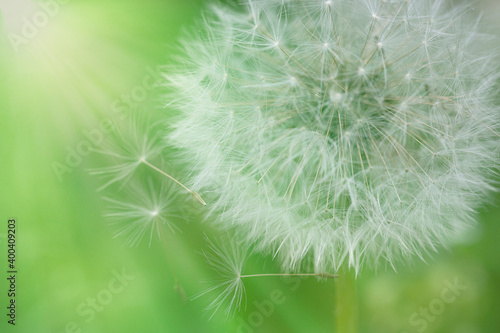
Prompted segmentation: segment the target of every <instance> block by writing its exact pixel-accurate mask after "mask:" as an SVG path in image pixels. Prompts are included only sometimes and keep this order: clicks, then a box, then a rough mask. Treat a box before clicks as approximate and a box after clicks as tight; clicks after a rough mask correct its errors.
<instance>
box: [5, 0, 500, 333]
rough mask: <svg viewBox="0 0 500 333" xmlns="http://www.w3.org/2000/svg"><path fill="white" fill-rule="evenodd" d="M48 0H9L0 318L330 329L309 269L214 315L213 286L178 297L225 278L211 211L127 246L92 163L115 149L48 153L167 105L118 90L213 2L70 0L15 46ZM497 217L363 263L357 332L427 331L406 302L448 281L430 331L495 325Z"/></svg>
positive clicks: (415, 303) (492, 214)
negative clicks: (60, 167)
mask: <svg viewBox="0 0 500 333" xmlns="http://www.w3.org/2000/svg"><path fill="white" fill-rule="evenodd" d="M42 2H44V3H47V1H42ZM40 3H41V2H39V3H36V2H35V3H33V2H32V1H29V0H20V1H17V0H16V1H14V0H12V1H11V0H4V1H2V2H1V3H0V9H1V11H2V27H1V29H2V36H3V37H2V38H3V39H2V40H1V41H0V50H1V52H0V219H1V223H0V263H1V264H0V277H1V281H3V282H2V283H0V288H1V289H0V294H1V297H0V302H1V303H0V309H2V310H1V311H0V314H1V316H0V318H2V319H1V323H0V331H1V332H22V333H24V332H37V333H38V332H39V333H45V332H54V333H55V332H57V333H60V332H72V330H67V328H68V327H71V325H72V324H71V322H74V323H75V324H76V325H77V327H78V329H80V330H81V332H92V333H97V332H333V327H334V322H333V295H334V288H333V282H332V281H326V282H318V281H316V280H314V279H304V280H298V279H292V280H290V279H289V280H286V279H277V278H262V279H260V280H258V279H254V280H248V283H247V284H246V290H247V299H246V304H247V306H246V309H245V310H243V311H241V312H240V313H237V314H236V316H235V317H234V318H233V319H230V320H226V317H225V315H224V313H218V314H216V315H215V316H214V317H213V318H212V319H211V320H209V317H210V315H211V313H208V312H206V311H204V308H205V307H206V306H207V305H208V304H209V303H210V302H211V300H212V299H213V298H214V297H216V295H217V294H215V293H213V294H207V295H206V296H204V297H201V298H198V299H196V300H192V301H189V300H188V301H187V302H184V301H183V299H182V297H181V295H180V294H179V292H178V291H177V290H175V288H174V285H175V281H174V280H175V278H174V276H177V278H178V280H179V283H180V284H181V285H182V287H183V289H184V291H185V293H186V295H187V297H188V298H190V297H192V296H194V295H196V294H198V293H200V292H201V291H203V290H204V289H206V288H208V287H210V283H205V282H204V281H210V280H212V279H216V278H217V274H215V273H214V272H212V271H211V270H210V268H209V267H208V266H207V264H206V262H205V260H204V258H203V256H202V255H200V254H199V252H200V251H201V250H202V249H204V248H206V242H205V239H204V233H207V234H209V235H213V234H214V231H213V230H211V229H210V227H209V224H207V223H202V221H201V218H200V216H199V215H196V214H195V215H194V218H192V219H191V221H190V222H189V223H185V224H182V225H180V228H181V229H182V232H177V233H175V234H173V235H172V234H169V235H167V236H166V237H165V238H164V239H163V244H162V243H160V242H159V241H156V242H155V241H153V243H152V245H151V247H148V244H147V242H143V244H142V246H139V247H137V248H127V247H125V246H123V243H124V239H121V238H113V236H114V234H115V232H116V230H115V229H114V227H113V226H110V225H109V223H108V221H107V220H106V219H105V218H103V213H104V212H105V206H106V203H105V201H103V199H102V193H100V192H97V190H96V189H97V188H98V187H99V186H100V185H102V182H101V181H100V180H99V179H98V178H96V177H94V176H91V175H89V171H88V170H89V168H93V167H96V166H101V165H103V164H105V163H106V159H105V158H104V157H102V156H101V155H99V154H97V153H90V154H88V155H87V156H83V158H82V159H81V161H76V162H75V166H74V167H71V168H70V169H71V171H68V172H65V173H63V174H61V175H60V177H58V176H57V174H56V172H55V171H54V162H56V163H61V164H67V161H66V159H67V157H68V154H69V150H68V149H70V150H71V149H77V147H78V146H79V145H80V144H81V143H82V142H83V141H85V140H87V139H86V136H85V134H84V132H83V131H92V130H94V129H98V128H99V124H100V123H101V122H102V121H103V120H106V119H115V118H116V117H117V116H119V115H121V114H122V113H116V112H114V108H118V107H121V108H122V109H124V111H123V110H122V111H123V112H124V113H123V114H126V115H130V112H135V111H137V110H147V113H150V114H151V117H152V118H155V117H158V116H160V117H168V116H169V110H168V109H163V108H162V100H161V89H158V90H152V91H147V95H145V96H142V95H136V98H135V100H134V103H135V104H136V105H135V106H134V107H133V108H128V107H126V106H125V103H124V100H125V99H126V98H127V97H126V96H127V95H128V96H130V95H132V94H134V93H136V94H139V93H140V89H139V88H138V87H142V86H143V85H144V79H147V78H148V77H150V75H151V72H154V71H155V69H156V68H157V66H158V65H164V64H168V61H169V58H170V57H169V54H168V52H170V51H169V50H172V49H174V45H175V41H176V40H177V39H178V37H179V35H180V34H181V31H182V30H183V28H187V27H189V26H190V25H191V24H192V23H193V22H194V21H195V20H196V18H198V17H199V16H200V11H201V9H202V8H203V6H204V2H203V1H192V0H189V1H179V0H168V1H155V0H147V1H142V2H138V1H132V0H100V1H97V0H89V1H78V0H70V1H67V3H65V4H62V2H61V4H60V5H59V7H53V9H54V8H56V9H54V12H52V13H53V15H48V17H49V18H48V20H47V21H46V22H44V21H43V20H42V21H40V22H41V23H40V22H38V23H39V26H38V27H37V28H36V29H35V31H32V35H33V36H29V38H25V37H23V38H25V39H23V40H22V42H19V40H17V41H18V42H19V44H18V45H17V46H18V47H17V48H16V47H13V45H12V38H13V37H12V36H13V35H12V33H16V34H17V35H19V36H23V32H22V29H23V27H25V23H23V22H25V21H23V18H26V19H28V21H30V20H31V21H33V18H34V17H35V16H36V15H39V16H40V11H41V10H43V9H41V7H40ZM479 5H480V6H484V8H492V9H491V10H493V9H494V8H497V9H498V5H496V4H495V1H493V2H491V5H492V7H488V5H489V4H488V3H487V1H482V2H480V3H479ZM494 5H496V7H493V6H494ZM488 14H489V15H488V16H489V17H493V16H492V14H490V13H488ZM39 19H43V17H39ZM23 24H24V25H23ZM9 34H10V35H9ZM125 109H126V110H125ZM129 109H130V110H129ZM112 134H113V133H110V134H109V137H112V136H113V135H112ZM96 148H97V149H99V148H101V147H99V146H98V147H96ZM167 153H168V152H167ZM167 163H168V161H167ZM141 172H142V171H141V170H139V173H141ZM173 172H174V173H176V174H179V175H182V170H173ZM9 218H15V219H16V220H17V231H18V234H17V242H18V243H17V251H18V252H17V255H18V256H17V265H18V271H19V273H18V279H17V289H18V297H17V305H18V307H17V325H16V326H15V327H11V326H10V325H7V323H6V321H7V319H6V316H5V313H6V306H7V304H8V303H7V302H8V298H7V295H6V290H7V288H8V285H7V282H6V279H5V278H4V276H7V274H6V273H5V271H6V270H7V262H6V260H7V245H6V230H7V220H8V219H9ZM499 218H500V196H498V195H497V196H496V198H494V199H493V200H492V202H491V203H490V204H488V205H487V206H486V207H484V208H483V209H482V211H481V212H479V224H478V227H477V229H476V230H475V231H474V232H472V233H471V234H470V237H469V238H468V239H467V240H466V242H465V243H464V244H461V245H457V246H453V247H451V248H450V249H449V250H441V251H440V252H439V254H435V255H434V256H433V257H432V258H426V260H427V261H428V263H427V264H426V263H421V262H419V261H415V263H413V264H411V265H399V266H398V267H397V269H398V272H394V271H393V270H392V269H391V268H388V269H387V270H381V271H379V272H369V271H364V272H363V273H362V275H361V277H360V278H359V279H358V286H359V288H358V298H359V304H360V318H361V319H360V332H367V333H368V332H370V333H371V332H374V333H376V332H381V333H382V332H384V333H387V332H397V333H401V332H408V333H412V332H418V329H419V328H422V327H423V324H418V325H416V324H414V325H412V322H411V318H412V315H413V316H414V313H417V314H418V316H419V317H418V318H422V315H420V314H419V311H421V309H422V308H426V307H429V306H433V304H437V303H438V301H436V299H440V298H441V297H442V292H443V290H444V289H445V288H446V286H447V281H450V282H453V281H454V280H455V279H458V281H460V283H462V284H464V285H465V284H466V285H467V288H465V290H463V291H462V292H460V294H459V295H458V296H457V297H456V299H455V300H454V301H453V302H450V303H449V304H446V305H445V308H444V309H442V311H440V314H439V315H437V316H433V318H432V320H430V319H429V320H427V324H426V328H425V330H423V331H424V332H429V333H431V332H435V333H438V332H456V333H475V332H477V333H484V332H499V331H500V319H499V317H498V313H500V299H499V298H500V282H499V281H500V261H499V258H500V255H499V254H500V250H499V248H498V239H499V235H500V223H498V222H499ZM169 257H170V258H171V259H170V260H171V263H170V264H169V262H168V258H169ZM123 269H125V270H126V272H127V274H128V275H131V276H133V277H134V279H133V280H130V281H129V282H128V284H127V285H126V286H124V288H123V290H121V291H120V292H118V293H116V294H113V298H112V299H111V300H109V304H106V305H105V306H103V308H102V309H101V311H96V312H95V316H94V317H92V318H91V317H90V316H82V315H80V314H78V313H77V310H78V308H79V307H80V306H81V305H82V304H85V303H86V302H88V298H89V297H90V298H95V297H96V296H97V295H98V294H99V293H101V294H102V291H103V290H108V289H109V283H110V281H112V279H113V278H114V276H115V274H116V273H114V272H122V270H123ZM245 271H246V272H247V273H254V272H273V271H278V268H277V267H276V266H275V265H274V264H273V263H272V260H271V258H265V257H259V256H254V257H251V258H250V259H249V260H248V264H247V265H246V270H245ZM276 293H278V294H279V295H281V297H279V300H280V302H277V303H279V304H273V309H272V311H269V313H268V311H267V310H262V307H261V306H259V304H260V305H265V304H267V305H269V301H270V300H272V299H273V297H272V295H276ZM281 301H282V302H281ZM85 309H88V307H87V308H85ZM259 309H260V310H259ZM68 323H70V324H68ZM74 332H78V330H74Z"/></svg>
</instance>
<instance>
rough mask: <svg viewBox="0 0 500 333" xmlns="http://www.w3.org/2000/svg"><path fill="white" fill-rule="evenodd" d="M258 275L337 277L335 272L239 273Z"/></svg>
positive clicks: (242, 276) (245, 276) (244, 276)
mask: <svg viewBox="0 0 500 333" xmlns="http://www.w3.org/2000/svg"><path fill="white" fill-rule="evenodd" d="M259 276H316V277H320V278H326V279H333V278H336V277H338V275H336V274H330V273H293V274H289V273H267V274H250V275H240V278H248V277H259Z"/></svg>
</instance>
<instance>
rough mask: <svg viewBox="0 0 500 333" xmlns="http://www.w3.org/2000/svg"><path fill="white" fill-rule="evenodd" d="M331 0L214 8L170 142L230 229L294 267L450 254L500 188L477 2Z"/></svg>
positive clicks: (192, 56) (190, 47) (177, 77)
mask: <svg viewBox="0 0 500 333" xmlns="http://www.w3.org/2000/svg"><path fill="white" fill-rule="evenodd" d="M330 4H331V2H329V1H326V2H324V1H316V0H313V1H310V0H307V1H305V0H298V1H247V3H246V5H241V6H240V7H239V8H228V7H225V6H223V5H220V6H216V7H214V8H216V10H215V12H218V13H224V15H223V17H224V19H221V15H220V14H219V15H213V14H211V13H212V12H213V11H212V12H209V13H207V15H206V18H205V20H204V23H203V24H204V25H203V29H201V30H203V31H206V33H205V34H203V35H202V36H198V37H196V36H193V37H190V38H187V39H186V40H185V41H184V42H183V44H182V46H183V49H184V50H183V55H182V56H181V57H179V64H178V65H177V66H172V68H171V73H169V74H167V75H166V76H167V79H168V85H169V87H170V88H171V91H173V93H172V95H171V97H172V99H174V100H175V103H172V106H173V107H175V108H176V109H178V110H179V111H180V115H179V117H178V118H177V120H176V122H175V123H174V124H173V126H172V127H173V131H172V132H171V133H170V134H169V135H168V139H169V140H170V142H171V143H172V144H174V145H175V146H177V147H178V148H180V149H182V151H183V152H184V153H185V154H184V155H183V156H186V164H189V165H190V166H191V167H190V170H189V171H188V172H189V173H190V175H192V179H191V182H192V183H193V184H194V185H193V186H194V188H196V189H197V190H199V191H200V193H202V192H201V191H203V193H210V195H209V196H208V197H206V199H207V203H209V204H208V205H207V207H209V208H210V212H211V213H212V214H214V216H217V221H218V224H219V226H221V227H223V228H224V227H227V228H228V229H231V230H233V231H234V232H235V235H236V236H237V237H239V238H241V239H243V240H245V241H246V242H248V243H249V244H253V245H255V246H256V248H257V249H260V250H263V251H271V252H273V254H275V255H276V257H277V258H280V260H281V262H282V264H283V267H284V268H285V269H287V270H294V269H298V268H299V267H301V266H303V265H312V266H314V268H315V269H316V271H332V270H337V269H339V267H340V266H342V265H348V266H350V267H353V268H354V269H355V270H359V269H360V268H361V267H362V266H364V265H369V266H376V265H379V264H383V265H388V266H393V267H394V265H395V263H396V262H397V261H401V260H403V261H406V260H407V258H410V257H414V256H417V257H423V256H424V255H426V254H427V253H429V252H433V251H435V250H436V249H438V248H439V247H440V246H441V245H447V244H450V242H451V241H452V240H453V239H455V238H456V237H457V236H458V235H459V234H461V233H463V232H465V231H466V230H467V229H468V228H469V227H470V226H471V225H473V223H474V214H473V212H474V210H475V209H476V208H477V207H478V206H479V205H480V204H481V202H482V201H483V200H484V199H485V197H486V195H487V194H488V193H489V191H491V190H493V189H494V186H493V182H492V180H491V179H492V176H493V174H494V171H493V170H494V168H496V167H498V156H499V155H498V154H499V146H500V145H499V134H498V133H499V123H500V120H499V109H498V105H495V104H494V103H493V101H494V98H495V97H494V96H495V91H494V83H495V82H496V80H497V79H498V66H497V65H496V63H495V61H494V57H493V56H492V54H493V52H492V51H491V49H490V51H488V47H489V45H491V43H489V41H488V40H485V39H484V35H482V34H480V33H478V28H477V25H476V19H475V18H473V17H471V16H470V15H472V14H471V13H469V7H468V6H467V5H458V6H455V7H453V8H452V7H451V1H446V0H438V1H431V0H416V1H386V2H382V1H380V0H354V1H338V4H339V6H330ZM325 5H328V6H325ZM249 13H252V15H249ZM360 13H362V15H360ZM370 15H371V16H372V17H373V20H366V17H369V16H370ZM430 20H432V24H430ZM452 20H453V24H450V22H451V21H452ZM256 22H258V24H259V29H254V27H255V24H256ZM401 22H406V23H405V24H401ZM324 41H331V42H330V43H333V44H331V45H335V48H330V47H329V46H328V45H330V44H328V45H327V44H325V42H324ZM322 47H323V48H327V49H328V50H324V49H323V50H322ZM318 50H320V52H318ZM214 59H215V60H216V63H217V64H218V65H216V66H212V65H210V64H212V63H213V62H214ZM219 67H220V68H219ZM214 68H215V69H214ZM221 68H225V70H226V69H230V78H231V80H226V81H224V82H221V79H220V78H221V75H222V74H221V73H225V70H224V71H222V69H221ZM455 73H460V75H455ZM229 81H231V82H229ZM291 83H293V84H291ZM204 197H205V196H204Z"/></svg>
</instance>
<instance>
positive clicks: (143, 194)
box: [105, 182, 182, 247]
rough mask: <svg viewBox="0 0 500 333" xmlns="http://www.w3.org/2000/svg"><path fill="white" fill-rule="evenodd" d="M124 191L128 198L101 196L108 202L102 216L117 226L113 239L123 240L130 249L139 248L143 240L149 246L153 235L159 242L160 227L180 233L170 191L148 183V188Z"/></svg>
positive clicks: (132, 187) (176, 210)
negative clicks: (106, 209)
mask: <svg viewBox="0 0 500 333" xmlns="http://www.w3.org/2000/svg"><path fill="white" fill-rule="evenodd" d="M126 192H127V194H129V198H127V199H123V200H117V199H113V198H108V197H105V200H106V201H108V202H109V203H110V206H109V207H108V213H107V214H106V217H108V218H109V219H111V220H112V221H113V223H112V224H113V225H116V227H117V232H116V234H115V237H124V238H125V239H126V244H127V245H128V246H130V247H133V246H137V245H139V244H140V242H141V240H142V239H143V238H144V237H147V238H149V246H151V242H152V240H153V238H154V236H155V235H156V236H157V237H158V239H159V240H161V239H162V237H161V234H162V231H161V228H165V227H166V228H168V229H169V231H170V232H175V231H178V230H180V229H179V228H178V227H177V224H178V222H179V221H181V220H182V218H181V216H180V214H179V210H178V209H177V205H175V192H174V191H172V189H171V188H167V187H166V186H164V185H163V184H162V185H161V186H153V185H152V183H151V182H149V183H148V186H144V185H140V186H139V185H135V186H130V187H128V188H127V191H126Z"/></svg>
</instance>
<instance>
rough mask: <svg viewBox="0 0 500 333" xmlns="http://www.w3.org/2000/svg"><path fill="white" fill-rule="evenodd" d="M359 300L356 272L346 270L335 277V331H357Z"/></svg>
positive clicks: (343, 332) (348, 332)
mask: <svg viewBox="0 0 500 333" xmlns="http://www.w3.org/2000/svg"><path fill="white" fill-rule="evenodd" d="M357 317H358V302H357V295H356V279H355V276H354V273H353V272H351V271H350V270H345V272H344V274H341V275H340V276H339V278H338V279H335V309H334V318H335V333H356V332H357V322H358V318H357Z"/></svg>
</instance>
